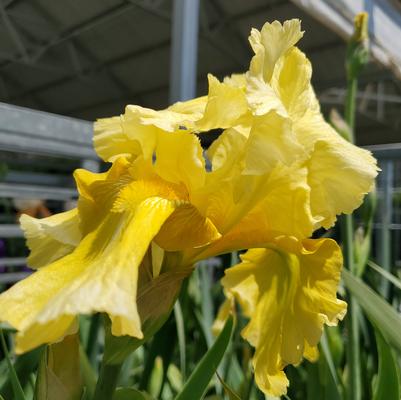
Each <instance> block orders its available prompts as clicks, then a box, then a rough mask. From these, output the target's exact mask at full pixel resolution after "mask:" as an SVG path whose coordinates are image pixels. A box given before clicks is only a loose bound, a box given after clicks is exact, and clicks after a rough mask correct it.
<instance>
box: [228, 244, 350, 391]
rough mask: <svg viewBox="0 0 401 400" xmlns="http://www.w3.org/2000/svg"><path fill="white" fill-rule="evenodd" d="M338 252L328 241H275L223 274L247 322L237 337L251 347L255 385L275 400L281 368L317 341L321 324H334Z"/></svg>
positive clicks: (340, 312)
mask: <svg viewBox="0 0 401 400" xmlns="http://www.w3.org/2000/svg"><path fill="white" fill-rule="evenodd" d="M341 266H342V257H341V251H340V249H339V247H338V245H337V244H336V243H335V242H334V241H333V240H331V239H321V240H304V241H303V242H302V243H301V242H299V241H297V240H296V239H295V238H290V237H281V238H278V239H276V240H275V241H274V242H272V244H271V246H270V248H264V249H253V250H249V251H248V252H247V253H246V254H245V255H244V256H242V262H241V263H240V264H238V265H237V266H234V267H232V268H230V269H228V270H226V276H225V277H224V278H223V280H222V283H223V286H224V288H225V290H226V291H227V292H229V293H230V294H231V295H233V296H234V297H235V299H236V300H237V301H238V302H239V303H240V304H241V307H242V309H243V312H244V314H245V315H246V316H248V317H249V318H250V321H249V323H248V325H247V326H246V327H245V328H244V330H243V331H242V335H243V336H244V338H245V339H247V340H248V341H249V342H250V343H251V344H252V346H254V347H255V349H256V351H255V355H254V358H253V365H254V368H255V378H256V383H257V384H258V386H259V388H260V389H261V390H263V391H264V392H265V393H268V394H272V395H275V396H280V395H282V394H284V393H285V392H286V387H287V385H288V380H287V378H286V377H285V374H284V372H283V369H284V367H285V366H286V365H288V364H298V363H299V362H300V361H301V359H302V355H303V354H304V353H305V354H306V355H308V356H310V357H312V356H313V355H316V354H314V352H313V350H311V348H313V347H315V346H316V345H317V343H318V341H319V339H320V336H321V333H322V329H323V325H324V324H327V325H336V324H337V322H338V320H339V319H342V318H343V316H344V314H345V311H346V304H345V303H344V302H343V301H340V300H338V299H337V298H336V290H337V285H338V283H339V280H340V273H341Z"/></svg>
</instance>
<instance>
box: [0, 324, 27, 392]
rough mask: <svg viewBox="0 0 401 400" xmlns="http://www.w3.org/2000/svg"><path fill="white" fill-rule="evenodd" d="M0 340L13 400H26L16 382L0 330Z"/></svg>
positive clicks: (19, 385) (15, 374)
mask: <svg viewBox="0 0 401 400" xmlns="http://www.w3.org/2000/svg"><path fill="white" fill-rule="evenodd" d="M0 339H1V345H2V347H3V352H4V355H5V357H6V360H7V365H8V370H9V373H10V380H11V385H12V388H13V393H14V400H26V398H25V393H24V391H23V390H22V387H21V384H20V382H19V380H18V376H17V373H16V372H15V369H14V366H13V363H12V362H11V359H10V354H9V353H8V349H7V345H6V341H5V340H4V335H3V331H2V330H1V329H0Z"/></svg>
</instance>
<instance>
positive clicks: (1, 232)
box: [0, 224, 24, 238]
mask: <svg viewBox="0 0 401 400" xmlns="http://www.w3.org/2000/svg"><path fill="white" fill-rule="evenodd" d="M17 237H24V232H22V229H21V228H20V226H19V225H14V224H1V225H0V238H17Z"/></svg>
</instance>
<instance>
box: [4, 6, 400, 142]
mask: <svg viewBox="0 0 401 400" xmlns="http://www.w3.org/2000/svg"><path fill="white" fill-rule="evenodd" d="M382 2H383V1H382ZM312 3H313V2H312V1H306V0H294V1H293V2H291V1H289V0H248V1H243V0H201V1H200V23H199V30H200V31H199V51H198V69H197V91H198V93H199V94H203V93H205V92H206V90H207V87H206V82H207V79H206V75H207V73H208V72H211V73H213V74H214V75H216V76H217V77H219V78H222V77H223V76H224V75H226V74H229V73H231V72H233V71H236V72H241V71H244V70H246V69H247V67H248V63H249V60H250V57H251V55H252V53H251V49H250V47H249V45H248V42H247V37H248V34H249V31H250V28H251V27H252V26H255V27H258V28H259V27H261V25H262V24H263V23H264V22H265V21H271V20H275V19H278V20H281V21H283V20H286V19H289V18H300V19H301V20H302V25H303V29H304V30H305V32H306V33H305V36H304V38H303V39H302V41H301V43H300V47H301V48H302V50H303V51H305V52H306V54H307V55H308V57H309V58H310V59H311V61H312V64H313V67H314V72H313V74H314V75H313V82H314V87H315V90H316V92H317V93H318V95H319V97H320V99H321V102H322V104H323V109H324V112H325V113H326V115H327V114H328V112H329V111H330V110H331V109H332V108H337V109H338V110H340V111H341V109H342V106H341V105H342V103H343V101H344V88H345V74H344V57H345V48H346V46H345V40H344V38H345V37H346V29H345V30H343V31H342V30H341V29H339V26H338V25H337V26H336V21H334V22H333V21H330V18H326V17H327V16H326V17H325V16H322V14H321V13H320V14H319V10H316V8H317V9H318V8H319V7H315V9H314V10H313V7H312V6H311V4H312ZM317 3H318V2H315V5H316V4H317ZM320 3H322V4H323V3H328V4H330V3H333V4H337V6H338V5H339V4H340V3H342V2H341V1H338V2H337V3H336V2H333V1H327V2H320ZM320 3H319V4H320ZM351 3H352V4H354V3H355V4H357V3H360V1H359V0H355V1H353V2H351ZM368 3H369V4H371V3H374V2H372V1H370V2H368ZM393 3H394V4H393V6H394V10H396V12H398V13H399V12H400V10H401V8H400V6H399V3H398V2H397V1H393ZM330 7H333V5H331V6H330ZM337 8H338V7H337ZM337 11H338V12H340V13H341V12H342V10H341V9H340V10H337ZM0 12H1V15H0V17H1V19H0V101H2V102H6V103H12V104H17V105H22V106H25V107H30V108H33V109H39V110H44V111H49V112H53V113H57V114H63V115H69V116H74V117H78V118H83V119H87V120H94V119H96V118H98V117H103V116H110V115H116V114H119V113H121V112H122V111H123V109H124V106H125V105H126V104H127V103H131V104H132V103H135V104H140V105H142V106H145V107H152V108H163V107H165V106H167V105H168V98H169V96H168V95H169V76H170V72H169V70H170V47H171V46H170V44H171V21H172V17H171V15H172V1H171V0H153V1H151V0H148V1H145V0H142V1H141V0H85V1H78V0H75V1H63V2H60V1H53V0H29V1H28V0H3V1H2V3H1V7H0ZM333 16H334V14H333ZM400 18H401V17H400ZM332 19H333V20H334V19H335V18H332ZM389 29H390V32H388V31H389ZM387 33H388V34H389V35H390V36H391V33H392V32H391V26H388V27H387ZM377 55H379V56H380V52H379V53H378V52H377V51H376V56H377ZM379 56H378V57H376V58H377V59H379V58H380V57H379ZM381 61H383V60H381ZM382 64H383V63H382ZM382 64H380V63H378V62H373V61H372V62H371V63H370V65H369V66H368V68H367V69H366V70H365V71H364V73H363V77H362V79H361V80H360V88H359V90H360V91H359V104H358V121H357V123H358V125H357V140H358V142H359V144H362V145H365V144H377V143H388V142H399V141H400V133H399V132H400V126H401V112H400V111H401V82H400V80H399V79H397V78H396V75H395V74H394V73H393V71H395V70H396V68H395V69H394V68H393V69H392V70H391V69H390V68H388V65H390V64H391V62H390V61H389V62H387V66H383V65H382ZM384 64H386V62H385V63H384ZM390 66H391V65H390Z"/></svg>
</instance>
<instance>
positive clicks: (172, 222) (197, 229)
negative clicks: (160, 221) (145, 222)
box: [155, 204, 221, 251]
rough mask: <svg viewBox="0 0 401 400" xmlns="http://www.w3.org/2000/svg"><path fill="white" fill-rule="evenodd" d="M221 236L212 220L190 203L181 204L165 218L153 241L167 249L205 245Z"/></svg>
mask: <svg viewBox="0 0 401 400" xmlns="http://www.w3.org/2000/svg"><path fill="white" fill-rule="evenodd" d="M220 237H221V235H220V233H219V231H218V230H217V228H216V227H215V226H214V224H213V223H212V221H211V220H210V219H209V218H207V217H204V216H202V215H201V214H200V213H199V211H198V210H197V209H196V208H195V207H194V206H193V205H191V204H183V205H181V206H180V207H178V208H177V210H176V211H174V213H173V214H172V215H171V216H170V217H169V218H168V219H167V221H166V222H165V224H164V225H163V227H162V228H161V230H160V232H159V233H158V235H157V236H156V238H155V241H156V242H157V243H158V245H159V246H161V247H162V248H163V249H165V250H167V251H180V250H184V249H186V248H197V247H201V246H206V245H208V244H209V243H211V242H213V241H215V240H217V239H219V238H220Z"/></svg>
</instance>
